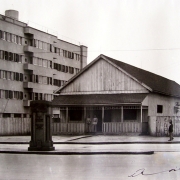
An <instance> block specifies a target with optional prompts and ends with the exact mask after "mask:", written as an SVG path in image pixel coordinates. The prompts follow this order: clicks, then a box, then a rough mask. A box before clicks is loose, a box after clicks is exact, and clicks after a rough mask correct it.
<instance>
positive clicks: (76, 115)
mask: <svg viewBox="0 0 180 180" xmlns="http://www.w3.org/2000/svg"><path fill="white" fill-rule="evenodd" d="M69 117H70V121H82V117H83V109H82V108H78V109H77V110H69Z"/></svg>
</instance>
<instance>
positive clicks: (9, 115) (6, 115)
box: [3, 113, 11, 118]
mask: <svg viewBox="0 0 180 180" xmlns="http://www.w3.org/2000/svg"><path fill="white" fill-rule="evenodd" d="M10 117H11V114H10V113H3V118H10Z"/></svg>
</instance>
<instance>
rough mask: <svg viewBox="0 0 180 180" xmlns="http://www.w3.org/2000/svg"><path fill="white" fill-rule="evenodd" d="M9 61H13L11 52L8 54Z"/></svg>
mask: <svg viewBox="0 0 180 180" xmlns="http://www.w3.org/2000/svg"><path fill="white" fill-rule="evenodd" d="M9 60H10V61H13V53H11V52H10V53H9Z"/></svg>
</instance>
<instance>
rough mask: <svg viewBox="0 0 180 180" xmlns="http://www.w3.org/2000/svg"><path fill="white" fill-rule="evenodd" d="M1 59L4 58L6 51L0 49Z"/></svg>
mask: <svg viewBox="0 0 180 180" xmlns="http://www.w3.org/2000/svg"><path fill="white" fill-rule="evenodd" d="M0 59H4V51H1V50H0Z"/></svg>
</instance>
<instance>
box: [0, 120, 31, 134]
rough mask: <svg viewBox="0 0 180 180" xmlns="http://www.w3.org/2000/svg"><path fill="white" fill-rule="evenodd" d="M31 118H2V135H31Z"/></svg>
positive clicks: (0, 122) (0, 123) (0, 126)
mask: <svg viewBox="0 0 180 180" xmlns="http://www.w3.org/2000/svg"><path fill="white" fill-rule="evenodd" d="M30 132H31V118H0V135H1V136H2V135H30Z"/></svg>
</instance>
